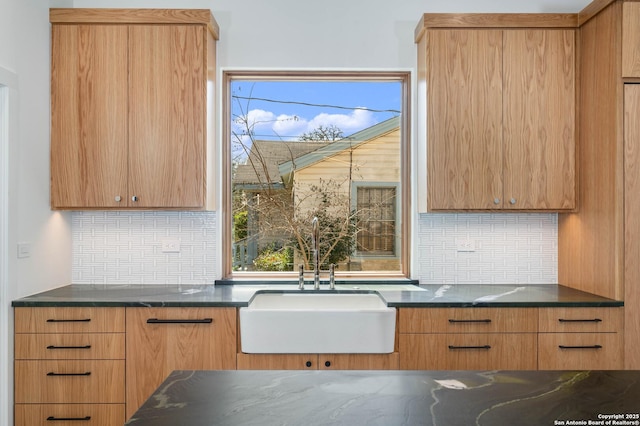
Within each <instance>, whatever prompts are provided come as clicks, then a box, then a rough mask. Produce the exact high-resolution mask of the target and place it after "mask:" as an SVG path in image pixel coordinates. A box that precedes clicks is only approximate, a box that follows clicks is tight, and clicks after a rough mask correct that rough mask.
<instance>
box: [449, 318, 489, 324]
mask: <svg viewBox="0 0 640 426" xmlns="http://www.w3.org/2000/svg"><path fill="white" fill-rule="evenodd" d="M449 322H450V323H451V324H457V323H465V322H474V323H476V322H481V323H484V324H489V323H490V322H491V320H490V319H488V318H487V319H467V320H458V319H449Z"/></svg>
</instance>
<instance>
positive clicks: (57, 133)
mask: <svg viewBox="0 0 640 426" xmlns="http://www.w3.org/2000/svg"><path fill="white" fill-rule="evenodd" d="M50 20H51V23H52V30H51V31H52V33H51V40H52V41H51V43H52V44H51V46H52V55H51V56H52V58H51V207H52V208H54V209H83V208H117V209H126V208H176V209H213V208H214V207H215V206H214V204H213V203H214V194H215V186H214V182H213V178H214V164H215V161H214V160H215V159H214V131H213V122H214V116H213V90H214V86H215V84H214V83H215V42H216V39H217V34H218V29H217V24H216V23H215V21H214V19H213V17H212V15H211V12H210V11H208V10H158V9H144V10H134V9H52V10H51V11H50Z"/></svg>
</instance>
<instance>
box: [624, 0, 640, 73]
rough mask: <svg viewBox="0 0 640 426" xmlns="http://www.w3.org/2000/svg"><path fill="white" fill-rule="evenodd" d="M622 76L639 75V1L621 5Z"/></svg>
mask: <svg viewBox="0 0 640 426" xmlns="http://www.w3.org/2000/svg"><path fill="white" fill-rule="evenodd" d="M622 76H623V77H640V3H638V2H625V3H623V5H622Z"/></svg>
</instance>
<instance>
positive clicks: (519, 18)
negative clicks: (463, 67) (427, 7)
mask: <svg viewBox="0 0 640 426" xmlns="http://www.w3.org/2000/svg"><path fill="white" fill-rule="evenodd" d="M577 25H578V15H577V14H575V13H425V14H424V15H422V19H420V21H419V22H418V25H417V26H416V29H415V34H414V35H415V40H416V41H418V40H420V38H421V37H422V34H423V33H424V31H425V30H426V29H428V28H526V27H546V28H576V27H577Z"/></svg>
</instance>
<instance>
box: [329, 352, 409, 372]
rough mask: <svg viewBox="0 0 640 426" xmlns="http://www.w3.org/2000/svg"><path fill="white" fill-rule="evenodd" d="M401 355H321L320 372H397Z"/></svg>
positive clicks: (396, 353) (395, 353)
mask: <svg viewBox="0 0 640 426" xmlns="http://www.w3.org/2000/svg"><path fill="white" fill-rule="evenodd" d="M399 360H400V355H399V354H398V352H393V353H390V354H320V355H318V368H319V369H320V370H397V369H398V366H399Z"/></svg>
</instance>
